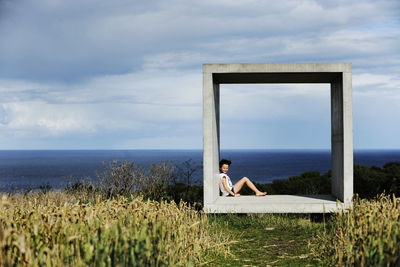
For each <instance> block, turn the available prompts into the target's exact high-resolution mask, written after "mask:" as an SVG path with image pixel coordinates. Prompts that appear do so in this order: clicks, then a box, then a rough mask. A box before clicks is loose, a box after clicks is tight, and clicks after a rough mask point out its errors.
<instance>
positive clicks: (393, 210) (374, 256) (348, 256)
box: [315, 195, 400, 266]
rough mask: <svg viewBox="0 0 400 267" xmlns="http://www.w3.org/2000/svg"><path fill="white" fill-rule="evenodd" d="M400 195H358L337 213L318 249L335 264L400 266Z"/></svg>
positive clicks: (330, 262) (326, 259)
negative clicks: (360, 196)
mask: <svg viewBox="0 0 400 267" xmlns="http://www.w3.org/2000/svg"><path fill="white" fill-rule="evenodd" d="M399 202H400V199H399V198H396V197H395V196H394V195H393V196H392V197H390V196H385V195H380V196H379V197H377V198H376V199H374V200H366V199H360V198H358V197H356V198H355V199H354V207H353V208H352V209H350V210H347V211H341V212H339V213H337V214H336V215H335V216H334V217H333V221H332V222H331V224H330V228H329V229H327V230H326V231H325V232H324V233H322V234H321V235H320V236H319V238H318V239H319V240H318V242H317V243H318V247H317V248H315V252H316V253H317V254H318V255H323V257H324V259H323V260H324V264H327V265H328V264H329V265H332V266H400V221H399V219H400V203H399Z"/></svg>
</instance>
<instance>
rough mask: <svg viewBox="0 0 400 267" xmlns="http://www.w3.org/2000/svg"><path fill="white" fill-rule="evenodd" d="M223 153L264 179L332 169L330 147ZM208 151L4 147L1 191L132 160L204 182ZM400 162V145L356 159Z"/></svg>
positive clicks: (57, 181)
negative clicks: (187, 170)
mask: <svg viewBox="0 0 400 267" xmlns="http://www.w3.org/2000/svg"><path fill="white" fill-rule="evenodd" d="M220 157H221V158H226V159H229V160H231V161H232V165H231V166H230V169H229V176H230V177H231V179H232V181H233V182H235V181H237V180H238V179H240V178H242V177H243V176H247V177H249V178H251V179H252V180H253V181H255V182H258V183H272V182H273V180H276V179H285V178H288V177H290V176H295V175H300V174H301V173H303V172H307V171H317V172H320V173H321V174H322V173H326V172H327V171H328V170H330V169H331V151H330V150H310V149H308V150H304V149H302V150H300V149H284V150H282V149H273V150H271V149H258V150H243V149H242V150H221V152H220ZM202 159H203V151H202V150H0V191H5V192H7V191H13V190H28V189H33V190H35V189H38V188H40V187H43V186H46V185H47V186H50V187H51V188H53V189H63V188H65V187H66V186H67V185H69V184H70V183H71V181H78V180H92V181H96V175H95V174H96V172H97V173H101V172H103V171H104V170H105V168H107V167H106V166H107V165H108V164H109V163H110V162H112V161H114V160H117V161H118V162H124V161H130V162H133V163H135V164H138V165H141V166H143V167H144V168H145V169H148V168H149V166H150V165H151V164H153V163H157V162H161V161H170V162H172V163H173V164H175V165H177V166H180V167H183V166H184V165H183V163H184V162H185V161H189V162H190V166H191V167H192V168H194V169H196V171H195V172H194V173H193V175H192V179H191V182H192V183H194V184H200V185H201V184H202V182H203V179H202V175H203V173H202V167H201V166H202ZM393 161H400V150H355V151H354V163H355V164H359V165H363V166H369V167H370V166H377V167H383V165H384V164H385V163H387V162H393Z"/></svg>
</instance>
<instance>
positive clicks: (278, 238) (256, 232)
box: [207, 214, 324, 266]
mask: <svg viewBox="0 0 400 267" xmlns="http://www.w3.org/2000/svg"><path fill="white" fill-rule="evenodd" d="M210 220H213V221H215V222H217V225H218V228H219V229H220V230H223V231H224V232H225V233H226V234H227V235H229V236H230V237H231V239H233V240H235V243H233V244H232V245H231V246H230V254H229V255H228V257H225V258H222V257H221V256H218V255H215V254H214V255H213V256H210V258H209V259H207V260H208V262H209V263H208V265H210V266H317V265H318V261H317V259H315V258H313V255H312V254H311V250H310V248H309V246H308V244H309V242H311V241H312V240H314V239H313V237H315V235H316V234H317V233H318V231H319V230H322V229H323V227H324V225H323V223H322V222H314V221H312V220H311V218H310V216H309V215H307V216H305V215H270V214H264V215H236V214H228V215H215V216H212V217H210Z"/></svg>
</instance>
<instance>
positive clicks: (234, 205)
mask: <svg viewBox="0 0 400 267" xmlns="http://www.w3.org/2000/svg"><path fill="white" fill-rule="evenodd" d="M350 205H351V203H347V204H343V203H342V202H338V201H336V199H335V198H334V197H332V196H331V195H304V196H300V195H270V196H269V195H267V196H264V197H256V196H240V197H218V198H217V199H216V201H215V202H214V203H213V204H209V205H207V207H205V212H208V213H330V212H334V211H339V210H341V209H344V208H346V207H347V208H348V207H350Z"/></svg>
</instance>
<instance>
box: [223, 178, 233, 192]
mask: <svg viewBox="0 0 400 267" xmlns="http://www.w3.org/2000/svg"><path fill="white" fill-rule="evenodd" d="M222 185H223V186H224V188H225V190H226V191H227V192H228V193H229V194H230V195H232V196H234V195H235V194H234V193H233V192H232V190H231V189H230V188H229V187H228V185H227V184H226V176H224V177H222Z"/></svg>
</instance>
